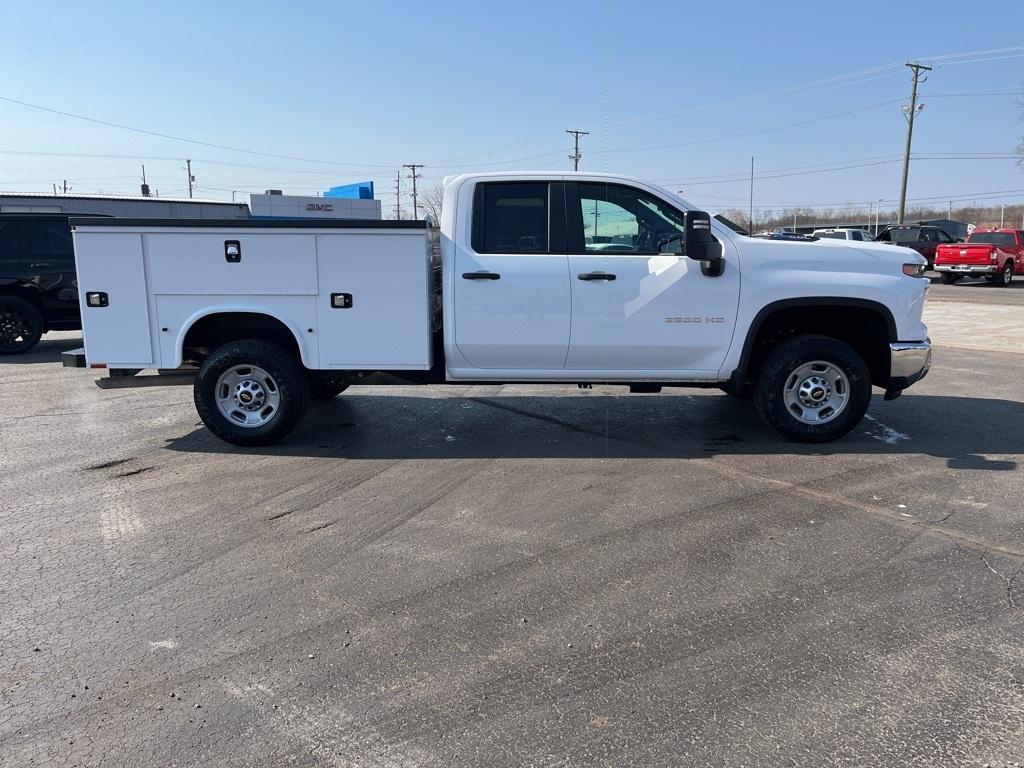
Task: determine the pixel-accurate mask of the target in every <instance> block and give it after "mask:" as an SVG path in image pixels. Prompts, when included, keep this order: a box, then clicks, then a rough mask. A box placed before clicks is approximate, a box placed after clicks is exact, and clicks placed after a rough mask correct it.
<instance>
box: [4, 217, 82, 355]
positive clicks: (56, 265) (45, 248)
mask: <svg viewBox="0 0 1024 768" xmlns="http://www.w3.org/2000/svg"><path fill="white" fill-rule="evenodd" d="M68 218H69V217H68V215H67V214H39V213H4V214H0V355H13V354H18V353H21V352H27V351H28V350H30V349H32V347H34V346H35V345H36V344H37V343H38V342H39V338H40V337H41V336H42V335H43V334H44V333H46V332H48V331H71V330H78V329H80V328H81V327H82V320H81V317H80V314H79V310H78V282H77V280H76V279H75V252H74V247H73V245H72V240H71V231H70V228H69V226H68Z"/></svg>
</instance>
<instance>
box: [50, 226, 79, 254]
mask: <svg viewBox="0 0 1024 768" xmlns="http://www.w3.org/2000/svg"><path fill="white" fill-rule="evenodd" d="M46 233H47V239H48V240H49V244H50V253H51V254H52V255H53V256H64V257H67V258H70V257H72V256H74V254H75V247H74V244H73V243H72V240H71V230H70V229H69V228H68V225H67V224H65V223H64V222H62V221H51V222H48V223H47V225H46Z"/></svg>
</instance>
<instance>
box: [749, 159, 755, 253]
mask: <svg viewBox="0 0 1024 768" xmlns="http://www.w3.org/2000/svg"><path fill="white" fill-rule="evenodd" d="M747 221H748V222H749V223H750V235H751V236H753V235H754V157H753V155H751V157H750V218H749V219H747Z"/></svg>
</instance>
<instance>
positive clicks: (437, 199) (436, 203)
mask: <svg viewBox="0 0 1024 768" xmlns="http://www.w3.org/2000/svg"><path fill="white" fill-rule="evenodd" d="M443 200H444V187H442V186H441V185H440V184H438V185H437V186H436V187H434V188H433V189H428V190H427V191H426V192H421V193H420V205H422V206H423V210H424V211H426V212H427V213H428V214H429V215H430V216H431V217H432V218H433V219H434V221H435V222H437V223H440V222H441V202H442V201H443Z"/></svg>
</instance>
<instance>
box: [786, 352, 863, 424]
mask: <svg viewBox="0 0 1024 768" xmlns="http://www.w3.org/2000/svg"><path fill="white" fill-rule="evenodd" d="M782 391H783V397H784V399H785V402H786V409H787V410H788V411H789V412H790V413H791V414H792V415H793V418H795V419H796V420H797V421H800V422H803V423H804V424H828V423H829V422H830V421H833V420H835V419H837V418H839V415H840V414H841V413H842V412H843V411H844V410H846V405H847V403H848V402H849V401H850V382H849V380H848V379H847V378H846V374H845V373H843V371H842V369H840V368H838V367H837V366H835V365H833V364H832V363H826V362H825V361H823V360H813V361H812V362H809V363H804V364H803V365H801V366H799V367H798V368H796V369H795V370H794V371H793V372H792V373H790V374H789V376H787V377H786V383H785V385H783V390H782Z"/></svg>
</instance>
